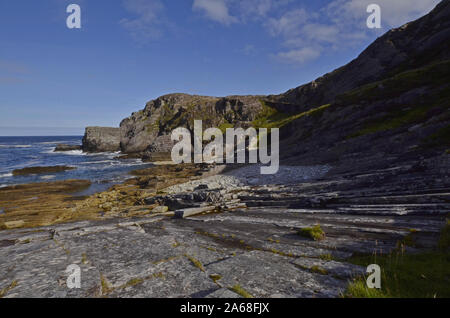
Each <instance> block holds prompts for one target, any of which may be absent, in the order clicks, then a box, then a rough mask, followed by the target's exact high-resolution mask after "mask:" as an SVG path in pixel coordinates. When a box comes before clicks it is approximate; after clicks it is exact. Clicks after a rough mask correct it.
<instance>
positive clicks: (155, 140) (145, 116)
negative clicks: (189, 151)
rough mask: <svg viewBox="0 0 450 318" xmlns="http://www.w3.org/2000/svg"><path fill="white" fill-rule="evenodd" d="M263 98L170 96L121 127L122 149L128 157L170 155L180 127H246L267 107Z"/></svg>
mask: <svg viewBox="0 0 450 318" xmlns="http://www.w3.org/2000/svg"><path fill="white" fill-rule="evenodd" d="M260 98H261V96H229V97H224V98H218V97H208V96H197V95H187V94H170V95H165V96H162V97H159V98H157V99H155V100H152V101H150V102H149V103H147V105H146V107H145V108H144V109H143V110H141V111H139V112H137V113H133V114H132V115H131V116H130V117H129V118H126V119H124V120H123V121H122V123H121V124H120V127H121V130H122V139H121V148H122V151H123V152H126V153H138V152H145V151H147V152H170V151H171V149H172V146H173V143H172V141H171V139H170V135H171V133H172V131H173V130H174V129H176V128H178V127H185V128H188V129H189V130H191V131H192V130H193V125H194V120H202V121H203V127H204V128H208V127H219V128H225V127H227V125H232V126H237V127H241V126H242V127H245V126H248V125H250V123H251V122H252V121H253V120H254V119H255V118H256V117H257V115H258V114H259V113H260V112H261V111H262V109H263V106H262V104H261V101H260Z"/></svg>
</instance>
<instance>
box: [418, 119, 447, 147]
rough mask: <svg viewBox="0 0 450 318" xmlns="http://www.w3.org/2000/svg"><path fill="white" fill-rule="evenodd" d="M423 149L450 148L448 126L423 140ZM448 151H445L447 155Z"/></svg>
mask: <svg viewBox="0 0 450 318" xmlns="http://www.w3.org/2000/svg"><path fill="white" fill-rule="evenodd" d="M423 146H424V147H427V148H428V147H440V146H450V125H447V126H446V127H444V128H441V129H439V130H438V131H437V132H435V133H434V134H432V135H431V136H429V137H427V138H426V139H424V140H423ZM449 150H450V149H447V153H448V151H449Z"/></svg>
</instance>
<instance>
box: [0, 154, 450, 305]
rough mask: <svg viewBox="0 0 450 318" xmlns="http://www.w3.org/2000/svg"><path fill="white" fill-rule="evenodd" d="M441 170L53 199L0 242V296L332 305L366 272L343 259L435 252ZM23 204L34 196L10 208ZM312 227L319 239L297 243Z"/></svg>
mask: <svg viewBox="0 0 450 318" xmlns="http://www.w3.org/2000/svg"><path fill="white" fill-rule="evenodd" d="M443 159H444V160H445V158H443ZM443 164H445V161H443V162H441V163H439V162H436V161H425V162H424V163H423V169H420V170H417V169H416V168H414V167H412V166H411V165H408V164H405V165H401V166H398V167H394V168H391V169H382V170H373V171H366V172H365V173H359V174H348V173H335V172H333V171H339V169H336V167H294V166H283V167H281V172H285V173H284V175H286V176H289V178H291V177H292V175H293V171H296V172H297V173H298V174H297V177H298V178H301V177H302V176H306V177H305V178H302V181H301V182H296V183H289V182H287V183H284V181H289V179H288V180H279V182H278V184H273V183H272V184H270V183H266V182H265V181H264V180H263V178H264V177H260V176H256V177H257V178H260V179H261V180H259V182H255V181H254V180H253V181H252V180H249V179H248V178H247V177H246V173H248V171H251V167H241V168H237V169H232V170H229V169H224V167H214V166H204V165H203V166H194V165H188V166H186V167H179V166H175V165H160V166H155V167H152V168H149V169H145V170H141V171H136V172H135V175H137V176H138V177H136V178H135V179H132V180H129V181H128V182H127V183H125V184H123V185H119V186H115V187H113V188H112V189H110V190H109V191H107V192H104V193H100V194H96V195H93V196H90V197H88V198H76V197H72V199H69V197H67V196H63V197H62V201H64V202H66V203H70V205H68V206H66V207H64V208H63V210H64V212H63V213H62V214H61V215H60V216H61V218H60V219H59V220H57V222H56V223H52V221H51V220H50V221H49V222H50V223H49V224H48V225H45V224H43V223H41V224H39V226H38V227H37V228H35V227H33V226H32V228H28V227H29V225H30V224H28V223H26V222H25V223H22V224H21V226H19V227H22V228H18V229H10V230H3V231H0V255H1V257H2V259H3V260H6V261H5V262H3V263H2V264H1V265H0V272H2V273H3V274H4V275H2V277H1V278H0V289H2V288H6V287H8V286H10V284H11V283H12V282H15V284H14V288H11V289H10V290H8V292H7V293H6V295H5V297H28V296H33V297H36V296H39V297H241V295H240V294H239V293H238V292H236V289H233V287H236V286H239V287H240V289H238V290H245V291H246V292H247V293H249V294H251V295H253V296H255V297H339V296H340V295H342V294H343V293H344V292H345V290H346V288H347V286H348V284H349V282H350V281H351V280H352V279H353V278H354V277H356V276H358V275H361V274H363V273H364V271H365V269H364V268H362V267H359V266H356V265H353V264H351V263H348V262H347V261H346V259H348V258H349V257H351V256H352V255H355V254H362V253H365V254H367V253H368V254H371V253H374V252H375V253H377V254H388V253H390V252H392V251H394V250H396V249H398V248H401V249H403V250H404V251H406V252H408V253H418V252H420V251H421V250H428V249H432V248H435V247H436V242H437V241H438V238H439V233H440V231H441V229H442V228H443V226H444V225H445V220H446V217H447V216H448V214H449V213H450V203H449V202H450V191H449V190H450V184H448V180H450V178H448V170H447V172H446V173H447V178H442V177H443V176H442V174H441V173H442V169H443V168H445V167H446V166H445V165H443ZM330 168H331V170H330ZM311 171H314V173H312V172H311ZM424 171H426V173H424ZM217 173H219V174H217ZM282 175H283V173H282ZM242 176H244V178H242ZM433 176H434V177H433ZM380 180H382V182H380ZM23 187H24V189H26V188H27V186H23ZM17 190H19V189H17ZM8 191H9V192H8ZM11 191H12V189H10V190H7V191H6V192H4V190H2V191H0V196H1V194H2V193H5V194H6V193H7V196H8V197H9V198H11V195H10V194H11ZM20 191H21V193H24V192H25V191H24V190H22V189H21V190H20ZM33 191H34V190H33ZM64 191H66V190H64ZM70 191H72V190H70ZM25 193H26V192H25ZM32 195H36V196H40V195H41V194H36V193H35V192H32V193H30V194H29V195H28V196H27V195H25V196H22V195H21V197H20V200H23V201H28V199H27V198H28V197H29V196H32ZM58 195H59V194H58ZM9 198H8V200H10V199H9ZM36 200H39V199H36ZM23 201H22V202H23ZM45 201H46V202H48V203H49V202H50V201H49V200H48V199H45ZM30 202H32V201H30ZM4 203H5V201H4V199H3V200H2V199H1V197H0V206H2V207H3V206H4ZM37 203H38V204H39V202H37ZM13 204H17V202H15V203H13ZM30 204H31V203H30ZM30 207H31V206H30V205H29V206H28V207H27V210H28V211H29V210H30ZM45 209H46V210H45V212H44V211H43V213H45V214H48V212H49V207H48V206H47V207H46V208H45ZM31 210H32V211H33V212H37V211H36V210H34V209H33V208H32V209H31ZM69 210H70V211H71V213H70V215H71V217H72V218H71V217H69V216H68V215H67V212H68V211H69ZM5 211H6V214H4V215H0V220H1V219H2V218H5V217H6V218H8V216H9V215H11V214H10V213H11V212H10V211H12V210H10V209H9V208H8V207H6V209H5ZM19 215H20V217H24V212H20V211H17V215H16V216H15V217H16V218H17V217H19ZM16 221H18V220H16ZM10 222H11V221H10ZM61 222H62V223H61ZM317 224H320V226H321V228H322V229H323V231H324V233H325V238H324V239H323V240H320V241H315V240H313V239H309V238H305V237H301V236H299V235H298V234H297V232H298V231H299V230H300V229H304V228H309V227H312V226H314V225H317ZM10 225H14V224H11V223H10ZM15 225H16V226H17V225H18V224H15ZM70 264H78V265H79V266H80V267H81V268H82V273H83V274H82V288H81V289H79V290H69V289H67V287H66V285H65V279H66V274H65V272H64V271H65V269H66V267H67V266H68V265H70ZM37 273H39V275H36V274H37ZM280 273H283V275H281V276H280Z"/></svg>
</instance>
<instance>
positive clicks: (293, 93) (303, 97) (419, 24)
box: [269, 0, 450, 111]
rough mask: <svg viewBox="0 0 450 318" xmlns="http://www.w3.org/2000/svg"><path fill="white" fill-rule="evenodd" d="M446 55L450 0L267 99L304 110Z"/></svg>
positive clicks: (449, 37) (279, 105)
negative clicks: (341, 63)
mask: <svg viewBox="0 0 450 318" xmlns="http://www.w3.org/2000/svg"><path fill="white" fill-rule="evenodd" d="M449 58H450V1H448V0H444V1H442V2H441V3H440V4H439V5H438V6H437V7H436V8H435V9H434V10H433V11H432V12H430V13H429V14H428V15H426V16H424V17H422V18H420V19H418V20H416V21H413V22H410V23H407V24H405V25H403V26H402V27H400V28H397V29H393V30H391V31H389V32H387V33H386V34H385V35H383V36H382V37H380V38H378V39H377V40H376V41H375V42H373V43H372V44H371V45H370V46H369V47H368V48H367V49H366V50H364V51H363V52H362V53H361V54H360V55H359V56H358V57H357V58H356V59H355V60H353V61H351V62H350V63H348V64H347V65H345V66H343V67H341V68H339V69H337V70H335V71H333V72H331V73H328V74H326V75H324V76H322V77H320V78H318V79H316V80H315V81H312V82H311V83H308V84H306V85H302V86H299V87H297V88H294V89H291V90H289V91H287V92H286V93H284V94H281V95H272V96H269V99H270V100H271V101H272V102H273V106H275V107H277V108H278V109H279V110H281V111H305V110H308V109H311V108H314V107H317V106H320V105H323V104H328V103H330V102H332V101H333V100H334V98H335V97H336V96H338V95H339V94H343V93H345V92H347V91H349V90H352V89H355V88H357V87H360V86H362V85H365V84H368V83H371V82H375V81H379V80H382V79H385V78H388V77H390V76H392V75H394V74H396V73H399V72H402V71H406V70H408V69H415V68H419V67H422V66H424V65H427V64H429V63H430V62H431V61H442V60H446V59H449Z"/></svg>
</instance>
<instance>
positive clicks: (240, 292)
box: [230, 285, 253, 298]
mask: <svg viewBox="0 0 450 318" xmlns="http://www.w3.org/2000/svg"><path fill="white" fill-rule="evenodd" d="M230 290H231V291H233V292H235V293H236V294H238V295H240V296H242V297H244V298H253V295H252V294H250V293H249V292H248V291H246V290H245V289H244V288H242V287H241V286H240V285H234V286H233V287H231V288H230Z"/></svg>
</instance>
